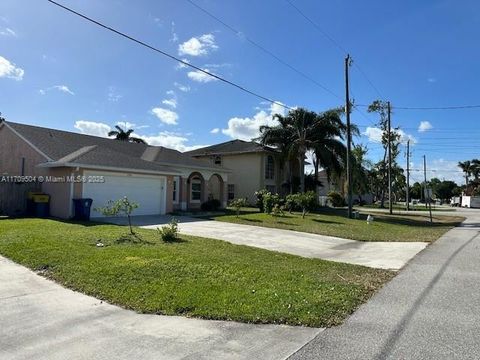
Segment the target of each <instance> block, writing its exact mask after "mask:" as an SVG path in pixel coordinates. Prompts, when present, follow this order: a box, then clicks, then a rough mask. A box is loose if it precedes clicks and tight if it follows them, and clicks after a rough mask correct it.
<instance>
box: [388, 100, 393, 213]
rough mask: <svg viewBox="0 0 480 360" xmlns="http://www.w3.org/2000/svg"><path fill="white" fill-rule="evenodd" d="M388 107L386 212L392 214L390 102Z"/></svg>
mask: <svg viewBox="0 0 480 360" xmlns="http://www.w3.org/2000/svg"><path fill="white" fill-rule="evenodd" d="M387 106H388V119H387V120H388V212H389V213H390V215H392V214H393V202H392V129H391V123H390V114H391V107H390V101H388V102H387Z"/></svg>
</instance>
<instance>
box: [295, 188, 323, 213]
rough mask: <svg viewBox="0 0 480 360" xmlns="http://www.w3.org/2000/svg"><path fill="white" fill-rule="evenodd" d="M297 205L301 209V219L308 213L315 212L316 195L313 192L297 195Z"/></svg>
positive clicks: (316, 205) (316, 204)
mask: <svg viewBox="0 0 480 360" xmlns="http://www.w3.org/2000/svg"><path fill="white" fill-rule="evenodd" d="M297 205H298V207H299V208H301V209H302V218H304V217H305V215H306V214H307V213H308V212H310V211H312V210H315V209H316V208H317V207H318V199H317V194H316V193H315V191H307V192H305V193H302V194H298V196H297Z"/></svg>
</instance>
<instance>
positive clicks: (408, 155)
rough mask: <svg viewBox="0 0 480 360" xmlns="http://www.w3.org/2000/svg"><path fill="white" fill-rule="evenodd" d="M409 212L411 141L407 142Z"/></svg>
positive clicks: (407, 200) (408, 208)
mask: <svg viewBox="0 0 480 360" xmlns="http://www.w3.org/2000/svg"><path fill="white" fill-rule="evenodd" d="M405 201H406V204H407V211H409V210H410V140H408V141H407V196H406V198H405Z"/></svg>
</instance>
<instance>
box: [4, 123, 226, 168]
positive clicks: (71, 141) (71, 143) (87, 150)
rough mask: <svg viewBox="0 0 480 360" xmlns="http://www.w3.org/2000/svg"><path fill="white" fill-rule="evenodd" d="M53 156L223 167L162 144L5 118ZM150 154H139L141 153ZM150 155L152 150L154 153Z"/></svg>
mask: <svg viewBox="0 0 480 360" xmlns="http://www.w3.org/2000/svg"><path fill="white" fill-rule="evenodd" d="M6 124H7V125H8V126H10V127H11V128H13V129H14V130H15V131H16V132H18V133H19V134H20V135H21V136H23V137H24V138H25V139H26V140H28V141H29V142H30V143H32V144H33V145H34V146H35V147H37V148H38V149H39V150H40V151H41V152H43V153H44V154H45V155H47V156H48V157H49V158H51V159H52V160H53V163H56V162H58V163H60V161H61V162H68V163H75V164H82V165H92V166H100V167H101V166H104V167H111V168H123V169H138V170H148V171H155V172H168V173H177V172H178V171H175V170H174V169H173V167H194V168H200V169H202V168H205V169H212V168H213V169H218V170H221V171H225V170H226V169H224V168H222V167H220V166H216V165H213V164H211V163H210V162H207V161H203V160H199V159H194V158H192V157H191V156H189V155H186V154H183V153H181V152H179V151H177V150H173V149H168V148H164V147H161V146H149V145H146V144H137V143H129V142H125V141H118V140H114V139H108V138H102V137H98V136H91V135H84V134H78V133H73V132H68V131H63V130H55V129H48V128H43V127H38V126H31V125H25V124H18V123H13V122H6ZM147 153H148V154H149V156H146V157H142V155H143V154H147ZM155 153H157V155H156V156H154V157H153V158H152V156H151V155H152V154H153V155H155ZM148 160H153V161H148Z"/></svg>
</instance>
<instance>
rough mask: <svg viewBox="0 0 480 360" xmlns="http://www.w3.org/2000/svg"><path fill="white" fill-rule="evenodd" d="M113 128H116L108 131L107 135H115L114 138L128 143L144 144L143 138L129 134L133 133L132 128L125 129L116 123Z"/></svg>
mask: <svg viewBox="0 0 480 360" xmlns="http://www.w3.org/2000/svg"><path fill="white" fill-rule="evenodd" d="M115 128H116V129H117V130H112V131H110V132H109V133H108V136H115V140H120V141H127V142H130V143H139V144H146V142H145V140H143V139H140V138H137V137H133V136H130V135H131V134H132V133H133V129H129V130H127V131H125V130H123V129H122V128H121V127H120V126H118V125H115Z"/></svg>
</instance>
